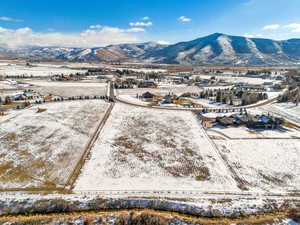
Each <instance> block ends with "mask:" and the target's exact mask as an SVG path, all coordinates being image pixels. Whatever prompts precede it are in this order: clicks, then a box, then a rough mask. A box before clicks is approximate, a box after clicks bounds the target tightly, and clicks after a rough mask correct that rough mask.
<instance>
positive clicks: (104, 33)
mask: <svg viewBox="0 0 300 225" xmlns="http://www.w3.org/2000/svg"><path fill="white" fill-rule="evenodd" d="M299 9H300V0H84V1H82V0H81V1H77V0H72V1H71V0H4V1H3V2H1V6H0V46H1V47H11V48H15V47H22V46H28V45H38V46H65V47H101V46H106V45H110V44H118V43H135V42H146V41H155V42H159V43H162V44H172V43H176V42H180V41H189V40H193V39H196V38H199V37H202V36H206V35H209V34H212V33H215V32H218V33H225V34H229V35H240V36H246V37H259V38H271V39H276V40H284V39H289V38H300V13H299Z"/></svg>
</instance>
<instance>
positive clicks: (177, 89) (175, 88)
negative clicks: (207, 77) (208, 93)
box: [116, 85, 201, 97]
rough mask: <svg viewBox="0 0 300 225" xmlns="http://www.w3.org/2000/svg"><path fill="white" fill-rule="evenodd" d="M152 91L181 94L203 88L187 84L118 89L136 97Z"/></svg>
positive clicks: (121, 93) (195, 91)
mask: <svg viewBox="0 0 300 225" xmlns="http://www.w3.org/2000/svg"><path fill="white" fill-rule="evenodd" d="M147 91H148V92H150V93H152V94H156V95H167V94H169V93H171V94H176V95H181V94H183V93H187V92H193V93H199V92H201V88H199V87H197V86H185V85H172V86H169V85H166V86H165V85H164V86H161V87H158V88H131V89H117V90H116V92H117V94H120V95H131V96H134V97H136V94H138V95H142V94H143V93H145V92H147Z"/></svg>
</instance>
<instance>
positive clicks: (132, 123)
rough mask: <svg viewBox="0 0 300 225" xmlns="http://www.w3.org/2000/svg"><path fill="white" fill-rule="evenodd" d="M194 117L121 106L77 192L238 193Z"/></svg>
mask: <svg viewBox="0 0 300 225" xmlns="http://www.w3.org/2000/svg"><path fill="white" fill-rule="evenodd" d="M237 189H238V188H237V186H236V183H235V181H234V180H233V179H232V178H231V177H230V173H229V171H228V170H227V168H226V167H225V166H224V164H223V163H222V160H221V159H220V157H219V155H218V154H217V153H216V151H215V149H214V147H213V146H212V144H211V143H210V141H209V140H208V138H207V136H206V134H205V132H204V130H203V129H202V127H201V126H200V125H199V121H197V119H196V117H195V116H194V115H193V114H192V113H191V112H178V111H174V112H171V111H165V110H158V109H147V108H139V107H133V106H128V105H124V104H121V103H117V104H116V105H115V107H114V109H113V111H112V114H111V116H110V118H109V120H108V121H107V123H106V125H105V126H104V129H103V130H102V133H101V134H100V136H99V138H98V140H97V141H96V143H95V146H94V148H93V149H92V154H91V158H90V160H89V161H88V162H87V163H86V164H85V166H84V168H83V170H82V174H81V175H80V176H79V178H78V181H77V184H76V186H75V190H76V191H80V190H150V191H151V190H153V191H154V190H199V191H201V190H203V191H205V190H210V191H212V190H216V191H217V190H219V191H221V190H233V191H234V190H237Z"/></svg>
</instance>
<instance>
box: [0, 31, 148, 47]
mask: <svg viewBox="0 0 300 225" xmlns="http://www.w3.org/2000/svg"><path fill="white" fill-rule="evenodd" d="M143 31H145V30H144V29H143V28H137V27H135V28H129V29H121V28H118V27H106V26H104V27H102V28H101V29H96V30H95V29H87V30H84V31H82V32H79V33H61V32H49V31H48V32H45V33H42V32H35V31H33V30H32V29H31V28H29V27H24V28H20V29H15V30H14V29H6V28H3V27H0V46H5V47H10V48H16V47H21V46H65V47H100V46H105V45H109V44H119V43H130V42H138V41H140V39H139V35H138V34H139V33H140V32H143Z"/></svg>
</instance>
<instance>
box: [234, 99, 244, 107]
mask: <svg viewBox="0 0 300 225" xmlns="http://www.w3.org/2000/svg"><path fill="white" fill-rule="evenodd" d="M232 105H234V106H239V105H242V99H240V98H233V99H232Z"/></svg>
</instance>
